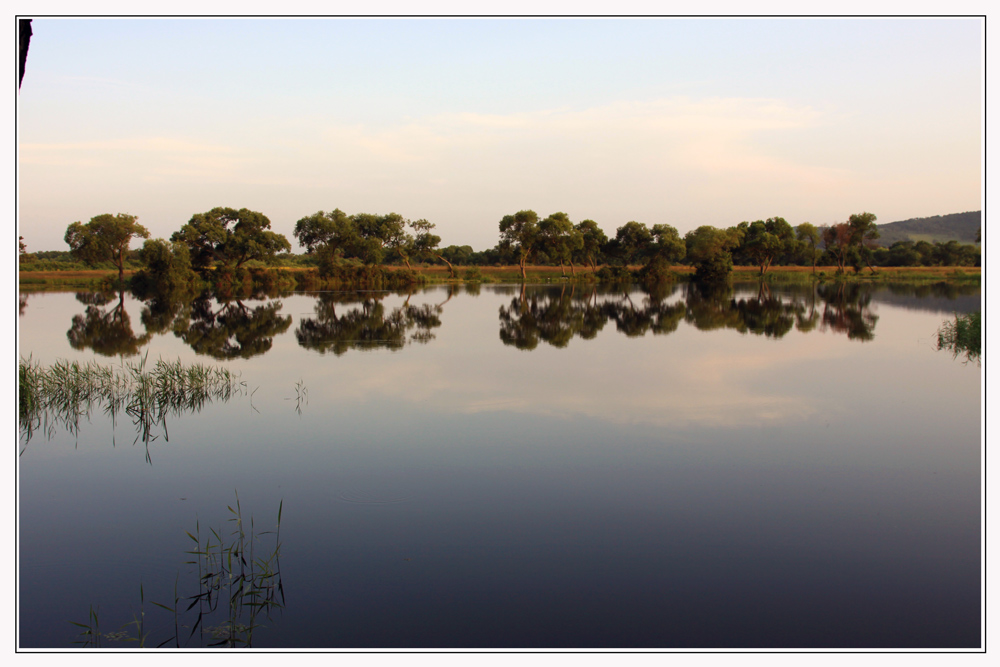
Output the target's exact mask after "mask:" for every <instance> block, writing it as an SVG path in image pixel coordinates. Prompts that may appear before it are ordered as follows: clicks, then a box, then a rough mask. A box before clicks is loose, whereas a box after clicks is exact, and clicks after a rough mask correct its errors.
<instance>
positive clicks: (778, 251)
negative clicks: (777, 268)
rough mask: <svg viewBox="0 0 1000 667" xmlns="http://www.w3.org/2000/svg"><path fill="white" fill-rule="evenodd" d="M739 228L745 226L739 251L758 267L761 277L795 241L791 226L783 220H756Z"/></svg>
mask: <svg viewBox="0 0 1000 667" xmlns="http://www.w3.org/2000/svg"><path fill="white" fill-rule="evenodd" d="M740 226H741V227H744V226H745V232H744V236H743V241H742V243H741V249H742V250H743V252H744V253H745V254H746V256H747V257H749V258H750V260H751V261H752V262H753V263H754V264H755V265H756V266H758V267H760V275H761V276H763V275H764V274H765V273H767V270H768V269H770V268H771V264H772V263H773V262H774V260H775V258H777V257H779V256H780V255H782V254H784V253H786V252H788V251H789V250H791V245H792V242H793V241H794V239H795V236H794V232H793V231H792V226H791V225H789V224H788V222H786V221H785V219H784V218H768V219H767V220H756V221H754V222H751V223H742V224H741V225H740Z"/></svg>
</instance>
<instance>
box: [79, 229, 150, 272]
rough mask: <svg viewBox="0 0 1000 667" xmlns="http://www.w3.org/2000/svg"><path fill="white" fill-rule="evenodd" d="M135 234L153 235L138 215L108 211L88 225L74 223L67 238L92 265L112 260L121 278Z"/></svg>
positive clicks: (147, 236)
mask: <svg viewBox="0 0 1000 667" xmlns="http://www.w3.org/2000/svg"><path fill="white" fill-rule="evenodd" d="M132 237H138V238H149V231H148V230H147V229H146V228H145V227H143V226H142V225H140V224H139V223H138V222H136V217H135V216H134V215H129V214H128V213H119V214H117V215H111V214H110V213H104V214H102V215H98V216H94V217H93V218H91V219H90V222H88V223H87V224H85V225H84V224H82V223H80V222H74V223H72V224H71V225H69V227H67V228H66V236H65V237H64V239H65V241H66V244H67V245H68V246H69V247H70V252H71V254H72V255H73V257H74V258H75V259H78V260H79V261H81V262H84V263H85V264H87V265H88V266H94V265H96V264H99V263H101V262H112V263H113V264H114V265H115V266H116V267H117V268H118V280H119V281H121V280H123V279H124V276H125V260H126V258H127V256H128V249H129V244H130V243H131V242H132Z"/></svg>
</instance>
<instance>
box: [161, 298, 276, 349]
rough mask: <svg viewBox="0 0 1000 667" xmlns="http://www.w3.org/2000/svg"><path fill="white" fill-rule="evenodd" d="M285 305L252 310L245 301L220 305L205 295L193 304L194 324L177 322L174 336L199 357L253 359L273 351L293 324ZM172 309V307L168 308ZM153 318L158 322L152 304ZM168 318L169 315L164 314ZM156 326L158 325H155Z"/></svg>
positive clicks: (175, 320)
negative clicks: (282, 312)
mask: <svg viewBox="0 0 1000 667" xmlns="http://www.w3.org/2000/svg"><path fill="white" fill-rule="evenodd" d="M281 307H282V304H281V302H280V301H272V302H270V303H267V304H263V305H260V306H256V307H253V308H251V307H249V306H247V305H246V304H244V303H243V301H242V300H240V299H236V300H234V301H226V302H222V303H218V309H215V308H214V307H213V303H212V300H211V299H209V298H208V297H207V295H203V296H202V297H201V298H199V299H197V300H195V301H194V302H193V303H192V304H191V311H190V322H189V323H187V324H186V326H184V323H182V322H180V320H179V319H176V318H175V319H174V320H173V328H174V333H175V335H176V336H178V337H179V338H180V339H181V340H183V341H184V342H185V343H187V344H188V345H190V346H191V349H192V350H194V351H195V352H196V353H198V354H205V355H208V356H210V357H213V358H214V359H236V358H243V359H249V358H250V357H254V356H257V355H260V354H264V353H265V352H267V351H268V350H270V349H271V345H272V344H273V343H274V337H275V336H276V335H278V334H281V333H284V332H285V331H287V330H288V328H289V327H290V326H291V324H292V316H291V315H287V316H284V317H283V316H282V315H280V311H281ZM167 310H169V308H167ZM149 312H150V319H151V321H152V322H154V323H155V322H156V321H157V317H156V312H155V311H154V309H153V307H152V304H151V305H150V310H149ZM162 315H163V317H164V318H166V313H165V312H164V313H162ZM154 325H155V324H154Z"/></svg>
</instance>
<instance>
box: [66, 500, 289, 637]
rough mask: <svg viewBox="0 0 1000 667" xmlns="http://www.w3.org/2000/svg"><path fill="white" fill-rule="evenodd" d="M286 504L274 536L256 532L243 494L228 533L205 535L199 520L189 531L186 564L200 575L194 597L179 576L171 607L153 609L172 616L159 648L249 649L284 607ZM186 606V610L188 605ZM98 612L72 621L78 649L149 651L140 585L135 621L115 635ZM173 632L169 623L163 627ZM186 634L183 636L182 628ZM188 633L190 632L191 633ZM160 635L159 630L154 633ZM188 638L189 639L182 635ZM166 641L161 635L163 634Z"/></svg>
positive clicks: (233, 510)
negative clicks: (112, 645) (184, 591)
mask: <svg viewBox="0 0 1000 667" xmlns="http://www.w3.org/2000/svg"><path fill="white" fill-rule="evenodd" d="M283 505H284V501H281V502H279V503H278V520H277V523H276V524H275V529H274V530H273V531H270V530H265V531H260V532H258V531H257V530H256V527H255V525H254V518H253V516H252V515H251V516H250V517H249V519H248V520H245V519H244V514H243V508H242V506H241V504H240V498H239V493H236V503H235V507H234V506H232V505H230V506H228V510H229V513H230V516H229V518H228V519H227V523H230V524H232V525H231V530H230V531H228V532H227V531H223V530H222V529H219V530H216V529H215V528H210V529H209V531H208V535H206V536H204V537H203V536H202V533H201V524H200V522H199V521H197V520H196V521H195V530H194V533H191V532H188V531H185V533H186V534H187V536H188V537H189V538H191V540H192V541H193V542H194V543H195V547H194V548H193V549H191V550H189V551H186V552H184V553H186V554H188V555H190V556H194V559H191V560H187V561H185V564H187V565H192V566H194V569H195V571H196V573H197V585H196V590H197V592H196V593H193V594H191V595H188V596H181V595H180V594H179V593H178V583H179V579H180V575H178V578H177V580H175V582H174V591H173V600H172V603H171V604H169V605H167V604H163V603H160V602H152V601H151V602H152V604H153V605H154V606H156V607H158V608H160V609H163V610H165V611H167V612H170V614H171V615H172V617H173V619H172V626H173V633H172V634H168V635H167V636H166V637H165V638H163V639H162V640H161V641H160V642H159V644H157V646H156V648H163V647H165V646H167V645H171V644H172V645H173V646H174V647H176V648H182V647H187V646H189V645H190V644H191V643H192V641H193V640H195V636H196V635H197V640H196V642H195V643H196V644H197V645H198V646H204V647H229V648H237V647H244V648H250V647H252V646H253V638H254V633H255V632H256V631H257V630H260V629H261V628H263V627H265V625H264V622H265V621H267V620H269V619H271V618H272V614H274V613H275V612H277V611H280V610H281V609H284V606H285V592H284V588H283V586H282V583H281V568H280V554H281V513H282V508H283ZM268 535H273V542H272V543H271V544H272V545H273V546H268V547H264V546H263V542H264V540H265V536H268ZM185 605H186V606H185ZM98 612H99V608H97V609H95V608H94V606H93V605H91V606H90V609H89V611H88V615H87V622H86V623H78V622H76V621H70V623H72V624H73V625H75V626H77V627H79V628H82V630H81V632H80V633H79V634H78V635H77V637H78V639H77V640H76V641H75V642H74V643H75V644H81V645H83V646H84V647H94V648H99V647H101V646H102V644H104V643H107V642H134V643H137V644H138V645H139V648H146V647H147V645H148V644H147V642H148V640H149V637H150V635H151V634H152V633H153V631H147V625H146V613H145V591H144V590H143V586H142V584H140V585H139V610H138V612H133V614H132V620H131V621H129V622H127V623H125V624H124V625H122V626H121V628H120V629H118V630H115V631H112V632H102V631H101V627H100V619H99V616H98ZM163 627H169V625H168V624H163V625H162V626H160V628H161V629H162V628H163ZM182 628H183V629H185V632H183V633H182V632H181V629H182ZM188 628H190V631H187V629H188ZM156 632H157V634H159V631H156ZM182 635H186V636H182ZM161 636H162V635H161Z"/></svg>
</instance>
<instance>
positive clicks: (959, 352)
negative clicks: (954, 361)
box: [938, 310, 983, 362]
mask: <svg viewBox="0 0 1000 667" xmlns="http://www.w3.org/2000/svg"><path fill="white" fill-rule="evenodd" d="M981 320H982V311H978V310H977V311H974V312H971V313H968V314H966V315H958V314H956V315H955V321H954V322H945V323H943V324H942V325H941V328H940V329H938V349H939V350H945V349H947V350H951V351H952V354H953V356H954V357H955V358H958V357H959V356H964V357H965V360H966V361H976V362H978V361H979V359H980V356H981V354H982V345H983V337H982V330H981Z"/></svg>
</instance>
